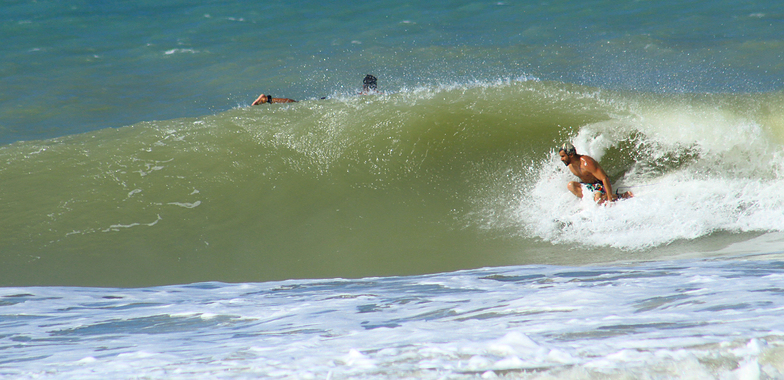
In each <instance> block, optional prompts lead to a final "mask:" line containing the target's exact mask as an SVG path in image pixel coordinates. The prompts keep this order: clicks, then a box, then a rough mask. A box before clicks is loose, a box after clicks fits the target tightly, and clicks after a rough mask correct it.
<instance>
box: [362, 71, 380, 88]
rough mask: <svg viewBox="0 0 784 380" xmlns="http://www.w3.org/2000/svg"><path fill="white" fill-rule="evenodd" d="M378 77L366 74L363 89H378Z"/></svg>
mask: <svg viewBox="0 0 784 380" xmlns="http://www.w3.org/2000/svg"><path fill="white" fill-rule="evenodd" d="M376 86H377V85H376V77H374V76H372V75H370V74H368V75H365V79H363V80H362V89H363V90H365V91H368V90H370V91H376Z"/></svg>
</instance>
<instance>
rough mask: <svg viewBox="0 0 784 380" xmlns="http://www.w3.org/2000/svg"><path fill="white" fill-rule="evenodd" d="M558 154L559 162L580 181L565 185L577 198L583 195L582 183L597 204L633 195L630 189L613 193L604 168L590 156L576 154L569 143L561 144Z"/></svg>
mask: <svg viewBox="0 0 784 380" xmlns="http://www.w3.org/2000/svg"><path fill="white" fill-rule="evenodd" d="M558 155H559V156H561V162H563V163H564V165H566V166H567V167H568V168H569V170H571V171H572V174H574V175H576V176H577V178H579V179H580V182H577V181H571V182H569V183H568V184H567V185H566V187H567V188H568V189H569V191H571V192H572V194H574V195H575V196H577V197H578V198H582V197H583V187H582V185H585V187H586V188H587V189H588V190H590V191H591V192H593V199H594V201H596V202H597V203H599V204H604V203H605V202H607V201H610V202H614V201H616V200H618V199H619V198H620V199H626V198H631V197H633V196H634V194H632V192H631V191H627V192H624V193H623V194H617V193H616V194H613V192H612V185H611V184H610V177H608V176H607V173H605V171H604V169H602V167H601V166H600V165H599V163H598V162H596V160H594V159H593V158H592V157H590V156H586V155H581V154H577V150H576V149H575V148H574V145H572V144H571V143H565V144H563V145H562V146H561V149H559V151H558Z"/></svg>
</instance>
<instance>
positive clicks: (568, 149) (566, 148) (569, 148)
mask: <svg viewBox="0 0 784 380" xmlns="http://www.w3.org/2000/svg"><path fill="white" fill-rule="evenodd" d="M558 152H564V153H566V154H567V155H569V154H575V153H577V150H575V149H574V145H572V144H571V143H568V142H567V143H564V144H563V145H561V149H559V150H558Z"/></svg>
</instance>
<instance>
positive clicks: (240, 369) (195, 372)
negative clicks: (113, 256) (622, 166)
mask: <svg viewBox="0 0 784 380" xmlns="http://www.w3.org/2000/svg"><path fill="white" fill-rule="evenodd" d="M782 280H784V273H783V272H782V267H781V263H780V262H777V261H733V260H726V261H680V262H678V261H676V262H667V263H661V262H659V263H653V264H648V265H642V266H636V267H603V268H596V267H581V268H577V267H571V268H570V267H550V266H528V267H515V268H488V269H481V270H472V271H463V272H456V273H443V274H438V275H430V276H418V277H394V278H368V279H358V280H319V281H312V280H299V281H294V280H291V281H285V282H276V283H261V284H250V283H245V284H220V283H204V284H192V285H181V286H168V287H158V288H141V289H101V288H67V287H66V288H58V287H47V288H2V289H0V308H1V309H2V318H0V327H1V328H2V331H3V336H2V337H0V344H2V345H3V346H6V347H10V346H13V347H14V348H13V349H6V350H0V361H2V362H3V363H4V364H3V367H2V368H0V375H3V376H6V377H12V378H58V379H72V378H73V379H77V378H78V379H98V378H126V377H129V376H135V377H145V378H167V379H171V378H174V379H196V378H204V377H209V378H262V377H263V378H315V379H325V378H343V379H391V378H421V379H436V378H444V377H447V378H455V379H470V378H480V377H481V378H492V377H496V376H497V377H504V376H506V377H512V378H564V379H592V378H596V379H598V378H626V377H632V378H640V377H642V378H657V377H662V378H709V379H712V378H716V379H719V378H721V379H724V378H782V376H784V365H782V364H781V363H784V361H782V360H781V358H782V357H783V356H784V323H782V320H781V318H780V312H781V307H780V300H779V298H780V294H781V290H780V286H779V285H780V284H781V281H782Z"/></svg>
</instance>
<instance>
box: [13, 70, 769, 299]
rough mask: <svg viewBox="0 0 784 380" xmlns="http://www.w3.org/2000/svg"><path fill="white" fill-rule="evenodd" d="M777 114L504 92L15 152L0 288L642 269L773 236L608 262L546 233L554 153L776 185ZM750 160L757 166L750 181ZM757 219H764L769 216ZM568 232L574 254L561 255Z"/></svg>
mask: <svg viewBox="0 0 784 380" xmlns="http://www.w3.org/2000/svg"><path fill="white" fill-rule="evenodd" d="M780 100H781V96H780V94H762V95H753V96H752V95H747V96H737V95H736V96H720V95H712V96H708V95H703V96H686V95H684V96H680V97H679V98H673V97H672V96H670V97H665V96H664V95H653V94H628V93H627V94H620V93H609V92H600V91H598V90H596V89H592V88H585V87H578V86H571V85H566V84H562V83H552V82H538V81H521V82H519V81H502V82H497V83H479V84H474V85H470V86H465V85H462V86H452V87H449V86H442V87H438V88H416V89H410V90H406V91H403V92H400V93H394V94H385V95H378V96H357V97H346V98H333V99H325V100H308V101H302V102H300V103H294V104H288V105H275V104H273V105H263V106H255V107H246V108H238V109H234V110H230V111H227V112H224V113H220V114H217V115H214V116H209V117H204V118H198V119H175V120H166V121H155V122H145V123H140V124H136V125H132V126H128V127H124V128H119V129H106V130H101V131H98V132H94V133H88V134H80V135H72V136H68V137H64V138H58V139H54V140H47V141H34V142H19V143H15V144H12V145H9V146H5V147H3V148H2V149H0V184H1V185H0V197H2V201H3V202H2V204H1V205H0V215H2V219H0V230H2V231H3V235H2V236H0V262H2V266H1V267H2V269H0V279H2V280H0V285H33V284H62V285H104V286H149V285H155V284H167V283H186V282H195V281H212V280H214V281H226V282H248V281H267V280H279V279H286V278H305V277H311V278H312V277H362V276H382V275H383V276H385V275H404V274H416V273H428V272H439V271H447V270H455V269H463V268H473V267H481V266H491V265H507V264H524V263H571V264H575V263H585V262H600V261H612V260H617V259H618V258H619V257H623V256H624V255H628V254H636V255H638V256H639V255H644V254H646V252H650V249H651V247H660V246H663V245H669V244H671V243H672V242H673V241H686V242H694V241H696V240H698V238H700V237H702V236H706V235H709V234H711V233H714V232H715V231H727V232H731V233H735V232H739V231H740V232H749V231H769V230H776V228H775V227H773V224H774V223H775V222H776V219H774V220H772V221H770V222H767V224H765V223H762V224H761V225H760V226H757V227H753V226H752V227H749V228H745V229H744V228H735V227H732V226H729V225H719V226H718V227H716V228H714V229H712V230H710V231H707V232H705V231H703V232H700V231H697V233H696V235H694V236H692V237H689V236H682V235H679V234H675V233H673V234H671V235H669V236H664V237H659V238H656V239H653V238H648V239H647V240H645V241H643V242H642V243H640V244H637V245H635V244H619V243H618V241H623V239H622V238H618V237H617V236H616V238H615V239H614V240H613V237H612V234H610V235H611V236H610V237H609V238H608V239H609V240H602V239H601V238H598V237H599V236H604V235H607V231H603V230H601V229H599V230H595V229H591V228H584V227H585V226H586V225H587V226H595V225H596V223H588V222H586V223H585V225H583V226H582V227H581V224H580V223H579V222H577V223H576V224H575V221H574V220H564V219H563V218H562V216H563V215H564V214H569V215H582V217H586V215H585V212H587V211H585V210H583V209H581V207H584V206H583V205H582V203H580V202H579V201H577V200H576V199H572V198H573V196H572V195H571V194H568V193H566V189H565V183H566V181H568V180H569V174H568V173H567V172H566V171H565V168H563V166H562V165H561V163H560V162H559V161H558V159H557V152H556V151H555V147H556V146H557V145H559V144H560V142H562V141H565V140H572V141H574V142H575V145H577V146H578V149H582V150H583V152H584V153H588V154H591V155H593V156H595V157H596V158H597V159H600V160H601V162H602V164H603V166H605V167H606V168H607V171H608V173H609V174H610V175H611V177H613V180H614V181H616V180H617V181H620V184H621V185H626V186H631V185H640V184H648V185H651V184H655V182H657V181H659V182H662V181H664V182H667V181H670V182H684V181H685V182H687V183H692V182H694V181H697V180H709V179H710V180H713V179H715V180H719V181H722V180H725V181H730V180H731V178H733V176H734V178H741V179H742V180H743V181H746V180H748V181H751V182H752V183H763V182H764V181H774V182H775V181H779V182H780V181H781V173H782V172H783V171H782V168H781V164H780V163H779V164H777V165H778V166H776V164H775V162H776V161H775V158H776V157H778V158H781V154H782V153H781V151H782V149H781V141H782V127H781V124H778V125H777V124H776V120H782V118H781V115H782V111H781V106H779V104H782V103H781V101H780ZM777 107H778V108H777ZM779 123H780V122H779ZM708 127H712V128H714V129H713V130H708V129H707V128H708ZM743 128H746V129H747V130H743ZM717 131H718V132H720V133H716V132H717ZM711 133H713V134H715V135H716V136H714V137H711V136H713V135H712V134H711ZM744 142H745V143H744ZM758 154H766V155H767V156H766V158H763V162H760V161H758V160H755V159H754V158H756V157H758ZM716 160H719V161H721V162H722V164H720V165H719V167H717V166H715V165H712V164H711V162H715V161H716ZM778 162H781V161H780V160H779V161H778ZM728 169H731V170H728ZM712 170H713V171H714V172H712ZM717 170H718V173H719V174H716V173H715V171H717ZM639 192H640V193H641V195H640V196H639V197H637V198H636V199H635V200H634V201H633V202H636V203H632V201H629V204H630V205H632V206H635V207H640V208H645V207H648V208H650V203H649V204H648V206H646V205H645V204H644V203H643V202H644V201H645V200H646V199H648V202H654V201H655V202H658V201H662V199H660V198H657V196H656V194H657V192H655V191H652V192H650V194H649V195H646V190H645V188H642V187H641V188H640V191H639ZM767 201H769V202H772V203H771V205H772V207H773V210H774V212H778V213H781V212H782V211H781V210H782V209H784V206H782V205H781V204H778V203H776V202H777V201H776V199H775V198H770V199H767ZM548 202H551V203H548ZM552 202H554V203H552ZM664 202H669V201H666V200H665V201H664ZM702 202H707V201H702ZM727 204H731V203H727ZM617 209H618V210H620V209H622V208H621V207H619V208H617ZM581 210H582V211H581ZM589 211H590V210H589ZM590 212H594V211H590ZM602 212H605V211H602ZM606 212H610V211H606ZM581 213H582V214H581ZM776 215H778V214H776ZM686 217H687V218H688V216H686ZM731 217H732V216H727V218H731ZM632 222H633V223H638V224H640V226H639V228H638V229H636V230H631V231H630V230H628V229H627V230H624V229H623V228H621V229H620V230H613V231H611V232H615V233H623V234H626V235H628V234H630V233H632V235H634V233H635V232H639V233H643V234H644V233H645V232H650V231H649V230H646V227H645V226H644V225H643V224H642V223H641V221H640V220H632ZM694 222H695V223H698V222H699V221H694ZM570 226H571V227H570ZM664 227H666V226H658V225H655V226H654V227H653V228H664ZM570 228H577V230H576V232H577V233H580V234H587V237H588V238H587V239H569V238H567V237H566V235H565V234H568V233H569V232H570V231H571V230H570ZM573 232H574V231H573ZM626 235H624V236H626ZM665 235H666V234H665ZM635 236H636V235H635ZM684 244H685V243H684ZM686 246H688V247H689V248H688V249H694V246H693V245H689V244H686ZM575 248H579V249H575ZM582 249H585V250H588V251H589V252H593V253H592V254H591V255H590V256H587V257H586V255H584V254H583V251H582ZM665 251H666V250H659V251H657V252H660V253H657V254H661V252H665ZM648 254H649V253H648Z"/></svg>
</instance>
